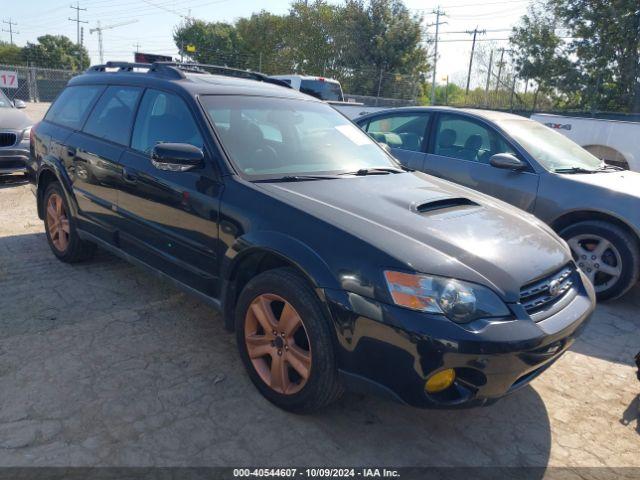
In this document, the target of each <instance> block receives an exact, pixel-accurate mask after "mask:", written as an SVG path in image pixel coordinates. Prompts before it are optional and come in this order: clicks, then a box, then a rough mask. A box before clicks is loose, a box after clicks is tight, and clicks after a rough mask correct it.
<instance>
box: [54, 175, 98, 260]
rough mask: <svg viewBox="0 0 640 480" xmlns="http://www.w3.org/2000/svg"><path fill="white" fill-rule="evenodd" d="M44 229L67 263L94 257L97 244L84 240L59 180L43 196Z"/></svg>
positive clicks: (60, 256) (58, 255)
mask: <svg viewBox="0 0 640 480" xmlns="http://www.w3.org/2000/svg"><path fill="white" fill-rule="evenodd" d="M42 201H43V206H42V207H43V211H44V229H45V232H46V234H47V242H48V243H49V247H50V248H51V251H52V252H53V254H54V255H55V256H56V257H58V259H59V260H62V261H63V262H66V263H77V262H81V261H84V260H88V259H89V258H91V257H93V255H94V254H95V251H96V245H95V244H93V243H91V242H87V241H85V240H82V239H81V238H80V236H79V235H78V231H77V229H76V225H75V219H74V218H73V216H72V215H71V210H70V209H69V204H68V202H67V197H66V196H65V194H64V192H63V190H62V187H61V186H60V184H59V183H58V182H53V183H51V184H49V185H48V186H47V189H46V190H45V192H44V197H43V200H42Z"/></svg>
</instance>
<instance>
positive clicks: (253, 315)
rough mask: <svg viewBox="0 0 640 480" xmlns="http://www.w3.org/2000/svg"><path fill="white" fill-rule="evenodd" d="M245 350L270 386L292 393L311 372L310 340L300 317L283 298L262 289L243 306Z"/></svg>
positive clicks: (275, 389)
mask: <svg viewBox="0 0 640 480" xmlns="http://www.w3.org/2000/svg"><path fill="white" fill-rule="evenodd" d="M244 340H245V345H246V347H247V354H248V355H249V358H250V359H251V363H252V364H253V367H254V368H255V370H256V372H257V373H258V375H259V376H260V378H261V379H262V381H263V382H264V383H266V384H267V385H268V386H269V387H270V388H271V389H272V390H274V391H276V392H278V393H281V394H284V395H292V394H294V393H297V392H299V391H300V390H302V388H303V387H304V386H305V385H306V383H307V381H308V380H309V375H310V373H311V344H310V342H309V336H308V335H307V331H306V330H305V328H304V323H303V322H302V318H300V315H299V314H298V312H296V310H295V309H294V308H293V306H292V305H291V304H290V303H289V302H287V301H286V300H285V299H284V298H282V297H280V296H278V295H274V294H270V293H264V294H262V295H259V296H257V297H256V298H255V299H254V300H253V302H251V305H249V308H248V309H247V313H246V317H245V322H244Z"/></svg>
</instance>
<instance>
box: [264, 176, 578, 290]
mask: <svg viewBox="0 0 640 480" xmlns="http://www.w3.org/2000/svg"><path fill="white" fill-rule="evenodd" d="M261 185H262V187H263V188H265V189H267V190H268V191H269V193H270V194H271V195H273V196H275V197H276V198H279V199H280V200H282V201H285V202H286V203H288V204H290V205H292V206H294V207H296V208H298V209H301V210H303V211H305V212H307V213H309V214H311V215H314V216H316V217H318V218H320V219H322V220H324V221H326V222H327V223H330V224H332V225H334V226H336V227H339V228H340V229H342V230H343V231H346V232H348V233H350V234H351V235H353V236H354V237H357V238H359V239H362V240H363V241H365V242H367V243H369V244H370V245H373V246H375V247H376V248H378V249H380V250H382V251H384V252H385V253H386V254H387V255H388V256H390V257H392V258H394V259H395V260H397V261H398V262H400V263H402V264H403V266H404V267H405V268H406V269H408V270H414V271H418V272H423V273H430V274H433V275H442V276H448V277H455V278H459V279H462V280H467V281H471V282H476V283H480V284H483V285H486V286H489V287H490V288H493V289H494V290H495V291H496V292H498V293H499V294H501V295H502V296H503V298H504V299H505V300H506V301H512V302H516V301H518V299H519V291H520V288H521V287H522V286H523V285H525V284H527V283H529V282H530V281H532V280H534V279H537V278H539V277H541V276H544V275H547V274H549V273H551V272H552V271H555V270H556V269H559V268H560V267H562V266H563V265H565V264H566V263H567V262H569V261H570V260H571V255H570V252H569V250H568V248H567V247H566V244H564V242H563V241H562V240H560V239H559V238H558V237H557V236H556V235H555V234H554V233H553V232H552V231H551V230H550V229H549V228H548V227H546V226H545V225H544V224H543V223H542V222H540V221H539V220H537V219H535V218H534V217H533V216H531V215H529V214H527V213H525V212H523V211H521V210H518V209H516V208H514V207H511V206H510V205H507V204H506V203H504V202H501V201H499V200H496V199H493V198H491V197H488V196H486V195H483V194H479V193H477V192H475V191H473V190H470V189H467V188H464V187H460V186H457V185H454V184H452V183H450V182H446V181H443V180H440V179H436V178H434V177H431V176H429V175H425V174H422V173H417V172H416V173H402V174H390V175H376V176H374V175H369V176H364V177H349V178H344V179H340V180H320V181H303V182H296V183H264V184H261ZM336 248H340V246H339V245H336ZM380 267H381V268H384V267H385V265H381V266H380ZM386 267H388V265H387V266H386Z"/></svg>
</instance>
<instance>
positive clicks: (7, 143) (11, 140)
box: [0, 132, 18, 147]
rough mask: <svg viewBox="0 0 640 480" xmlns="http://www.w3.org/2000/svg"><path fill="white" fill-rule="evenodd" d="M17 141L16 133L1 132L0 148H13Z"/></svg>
mask: <svg viewBox="0 0 640 480" xmlns="http://www.w3.org/2000/svg"><path fill="white" fill-rule="evenodd" d="M17 140H18V136H17V135H16V134H15V133H9V132H0V147H12V146H14V145H15V144H16V141H17Z"/></svg>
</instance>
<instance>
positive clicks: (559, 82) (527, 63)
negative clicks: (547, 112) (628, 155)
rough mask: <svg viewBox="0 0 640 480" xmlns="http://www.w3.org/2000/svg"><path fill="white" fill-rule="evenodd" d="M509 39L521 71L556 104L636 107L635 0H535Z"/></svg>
mask: <svg viewBox="0 0 640 480" xmlns="http://www.w3.org/2000/svg"><path fill="white" fill-rule="evenodd" d="M559 30H561V31H563V32H566V33H565V34H564V35H563V37H566V38H562V37H560V36H559V35H558V34H557V33H556V32H557V31H559ZM511 43H512V45H513V47H514V51H515V54H516V67H517V69H518V73H519V75H520V77H521V78H525V79H533V80H535V81H536V82H537V83H538V86H539V88H540V91H541V92H543V93H547V94H549V95H550V96H551V97H552V98H553V100H554V104H555V106H559V107H565V108H567V107H571V108H581V109H591V110H609V111H635V112H638V111H640V6H639V4H638V0H542V1H540V0H538V1H536V2H535V3H533V4H532V6H531V7H530V9H529V13H528V14H527V15H525V16H524V17H523V18H522V20H521V23H520V25H519V26H518V27H517V28H515V29H514V31H513V34H512V36H511Z"/></svg>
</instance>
